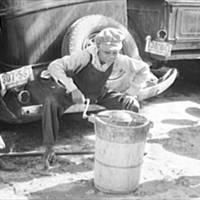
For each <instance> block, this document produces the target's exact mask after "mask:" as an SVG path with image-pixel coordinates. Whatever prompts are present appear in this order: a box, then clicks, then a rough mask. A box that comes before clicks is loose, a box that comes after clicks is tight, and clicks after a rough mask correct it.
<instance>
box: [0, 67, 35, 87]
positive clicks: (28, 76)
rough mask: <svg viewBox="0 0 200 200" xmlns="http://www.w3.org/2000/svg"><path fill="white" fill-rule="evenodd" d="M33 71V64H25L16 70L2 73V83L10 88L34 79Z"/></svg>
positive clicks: (0, 76)
mask: <svg viewBox="0 0 200 200" xmlns="http://www.w3.org/2000/svg"><path fill="white" fill-rule="evenodd" d="M33 79H34V77H33V71H32V67H31V66H24V67H21V68H19V69H16V70H12V71H9V72H5V73H2V74H0V81H1V85H2V86H4V87H5V88H6V89H10V88H13V87H16V86H19V85H23V84H25V83H27V81H28V80H33Z"/></svg>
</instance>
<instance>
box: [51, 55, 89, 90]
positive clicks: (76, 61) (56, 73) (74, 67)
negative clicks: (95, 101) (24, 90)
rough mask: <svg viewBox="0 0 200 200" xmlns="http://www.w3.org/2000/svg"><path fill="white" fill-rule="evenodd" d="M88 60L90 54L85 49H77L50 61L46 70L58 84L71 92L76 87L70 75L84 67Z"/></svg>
mask: <svg viewBox="0 0 200 200" xmlns="http://www.w3.org/2000/svg"><path fill="white" fill-rule="evenodd" d="M89 60H90V54H89V53H88V52H87V51H77V52H75V53H73V54H72V55H67V56H64V57H62V58H59V59H56V60H54V61H53V62H51V63H50V64H49V66H48V71H49V73H50V75H51V76H52V77H53V79H54V80H55V81H56V82H57V83H58V84H60V85H62V86H64V87H65V88H66V90H67V92H72V91H73V90H75V89H77V87H76V85H75V84H74V82H73V79H72V77H73V76H74V75H75V74H76V73H78V72H79V71H80V70H81V69H82V68H83V67H85V66H86V65H87V64H88V62H89Z"/></svg>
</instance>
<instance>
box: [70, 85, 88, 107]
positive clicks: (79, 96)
mask: <svg viewBox="0 0 200 200" xmlns="http://www.w3.org/2000/svg"><path fill="white" fill-rule="evenodd" d="M71 95H72V100H73V102H74V103H78V104H81V103H85V97H84V95H83V93H82V92H81V91H80V90H79V89H76V90H73V91H72V92H71Z"/></svg>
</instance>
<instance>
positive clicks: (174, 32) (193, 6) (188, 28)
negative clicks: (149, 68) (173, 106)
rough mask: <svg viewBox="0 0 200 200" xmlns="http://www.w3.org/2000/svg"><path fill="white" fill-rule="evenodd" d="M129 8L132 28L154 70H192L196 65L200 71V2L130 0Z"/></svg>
mask: <svg viewBox="0 0 200 200" xmlns="http://www.w3.org/2000/svg"><path fill="white" fill-rule="evenodd" d="M127 7H128V27H129V30H130V32H131V34H132V35H133V37H134V38H135V40H136V43H137V46H138V48H139V52H140V55H141V56H142V58H143V59H145V60H148V61H150V62H152V63H153V65H154V67H160V66H161V65H173V66H177V67H179V68H180V69H181V68H183V67H184V65H185V68H187V69H188V70H189V69H191V66H192V65H193V66H194V65H195V63H196V64H197V65H198V68H199V58H200V56H199V55H200V24H199V20H200V1H199V0H151V1H149V0H134V1H132V0H128V2H127ZM192 70H194V68H193V69H192ZM192 70H191V71H192ZM196 72H197V71H195V72H194V74H195V73H196ZM186 73H187V72H186ZM198 74H199V72H198ZM185 75H187V74H185ZM188 75H190V76H191V74H188ZM193 78H194V76H193ZM198 79H199V77H198Z"/></svg>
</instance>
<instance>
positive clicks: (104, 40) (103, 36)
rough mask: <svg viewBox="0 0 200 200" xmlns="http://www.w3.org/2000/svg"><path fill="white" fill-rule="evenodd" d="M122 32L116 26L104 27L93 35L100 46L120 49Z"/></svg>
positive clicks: (122, 37) (122, 38)
mask: <svg viewBox="0 0 200 200" xmlns="http://www.w3.org/2000/svg"><path fill="white" fill-rule="evenodd" d="M124 38H125V37H124V34H123V33H122V32H121V31H120V30H119V29H116V28H105V29H103V30H102V31H101V32H100V33H98V34H97V35H96V37H95V42H96V44H97V45H99V46H100V47H101V48H103V49H104V48H105V49H110V50H120V49H121V48H122V41H123V40H124Z"/></svg>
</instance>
